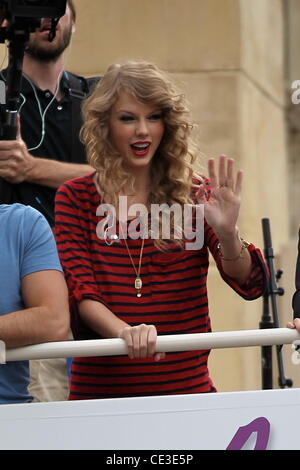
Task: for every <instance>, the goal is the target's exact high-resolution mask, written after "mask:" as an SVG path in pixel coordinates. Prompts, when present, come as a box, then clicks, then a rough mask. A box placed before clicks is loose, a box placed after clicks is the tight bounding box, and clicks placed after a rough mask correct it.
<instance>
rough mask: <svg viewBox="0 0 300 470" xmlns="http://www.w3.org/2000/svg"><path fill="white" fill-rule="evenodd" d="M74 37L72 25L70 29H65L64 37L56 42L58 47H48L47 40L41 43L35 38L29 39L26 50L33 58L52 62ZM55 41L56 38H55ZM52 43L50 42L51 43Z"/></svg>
mask: <svg viewBox="0 0 300 470" xmlns="http://www.w3.org/2000/svg"><path fill="white" fill-rule="evenodd" d="M71 37H72V26H71V25H70V28H69V29H68V30H65V31H64V33H63V35H62V38H61V39H60V41H59V42H58V43H57V44H56V47H49V48H48V47H47V42H43V44H42V45H41V44H39V42H38V41H35V39H32V40H29V42H28V44H27V46H26V49H25V52H26V54H28V55H30V56H31V57H32V58H34V59H36V60H38V61H40V62H51V61H55V60H56V59H57V58H58V57H59V56H60V55H61V54H62V53H63V52H64V50H65V49H66V48H67V47H68V45H69V44H70V41H71ZM54 41H55V39H54ZM49 44H50V43H49Z"/></svg>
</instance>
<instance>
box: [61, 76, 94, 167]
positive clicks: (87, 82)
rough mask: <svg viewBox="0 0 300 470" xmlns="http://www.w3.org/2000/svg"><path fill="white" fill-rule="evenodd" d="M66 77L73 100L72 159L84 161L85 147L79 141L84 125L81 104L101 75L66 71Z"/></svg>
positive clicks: (79, 161)
mask: <svg viewBox="0 0 300 470" xmlns="http://www.w3.org/2000/svg"><path fill="white" fill-rule="evenodd" d="M64 78H65V80H66V83H67V86H68V89H69V95H70V97H71V102H72V161H73V162H76V163H77V162H78V163H83V161H82V153H83V149H82V144H81V142H80V141H79V133H80V129H81V126H82V119H81V104H82V100H84V99H85V98H86V97H87V96H88V95H89V94H90V93H91V92H92V90H93V87H94V86H95V85H96V84H97V83H98V81H99V80H100V77H91V78H84V77H80V76H78V75H74V74H73V73H70V72H64Z"/></svg>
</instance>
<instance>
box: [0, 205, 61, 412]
mask: <svg viewBox="0 0 300 470" xmlns="http://www.w3.org/2000/svg"><path fill="white" fill-rule="evenodd" d="M50 269H51V270H52V269H54V270H57V271H62V268H61V265H60V262H59V258H58V254H57V250H56V244H55V240H54V237H53V234H52V231H51V229H50V226H49V224H48V222H47V221H46V219H45V218H44V217H43V216H42V215H41V214H40V213H39V212H38V211H36V210H35V209H33V208H32V207H30V206H23V205H22V204H12V205H4V204H1V205H0V315H5V314H7V313H10V312H14V311H16V310H22V309H24V308H26V306H25V305H24V303H23V299H22V291H21V280H22V278H23V277H24V276H26V275H28V274H31V273H34V272H37V271H45V270H50ZM0 339H2V338H1V328H0ZM28 384H29V362H28V361H18V362H8V363H7V364H4V365H1V364H0V403H24V402H30V401H32V397H31V396H30V395H29V393H28Z"/></svg>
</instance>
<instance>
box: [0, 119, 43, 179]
mask: <svg viewBox="0 0 300 470" xmlns="http://www.w3.org/2000/svg"><path fill="white" fill-rule="evenodd" d="M34 164H35V158H34V157H33V156H32V155H30V153H29V152H28V150H27V146H26V144H25V142H24V141H23V140H22V138H21V133H20V122H19V121H18V134H17V138H16V140H1V141H0V177H2V178H4V179H5V180H6V181H8V182H9V183H14V184H16V183H22V182H23V181H26V179H27V175H28V174H29V173H30V172H31V171H32V169H33V167H34Z"/></svg>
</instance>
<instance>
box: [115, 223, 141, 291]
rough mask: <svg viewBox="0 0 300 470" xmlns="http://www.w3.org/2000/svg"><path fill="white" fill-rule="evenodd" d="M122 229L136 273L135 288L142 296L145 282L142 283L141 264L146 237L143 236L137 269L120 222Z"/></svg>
mask: <svg viewBox="0 0 300 470" xmlns="http://www.w3.org/2000/svg"><path fill="white" fill-rule="evenodd" d="M120 229H121V232H122V236H123V238H124V243H125V246H126V249H127V253H128V255H129V258H130V261H131V264H132V267H133V269H134V272H135V275H136V278H135V281H134V288H135V290H136V296H137V297H142V287H143V283H142V279H141V265H142V256H143V250H144V244H145V237H143V241H142V246H141V251H140V259H139V266H138V269H136V266H135V264H134V262H133V259H132V256H131V253H130V251H129V248H128V245H127V241H126V238H125V237H124V233H123V229H122V226H121V224H120Z"/></svg>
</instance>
